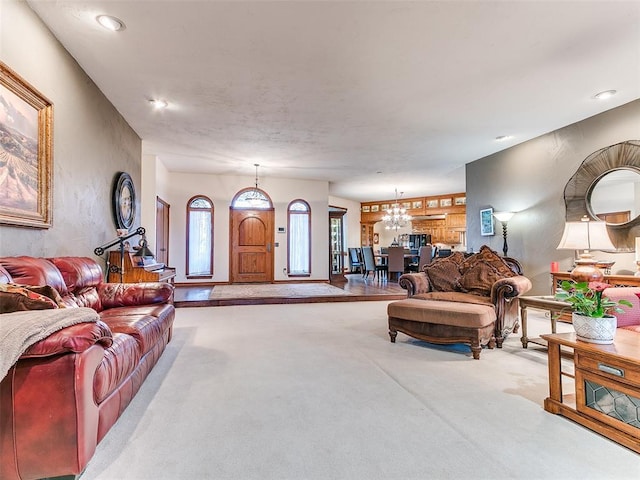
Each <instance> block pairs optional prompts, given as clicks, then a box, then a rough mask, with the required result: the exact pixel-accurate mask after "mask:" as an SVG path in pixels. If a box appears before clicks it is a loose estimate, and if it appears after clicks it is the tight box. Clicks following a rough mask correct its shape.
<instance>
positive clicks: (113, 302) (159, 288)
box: [97, 282, 173, 309]
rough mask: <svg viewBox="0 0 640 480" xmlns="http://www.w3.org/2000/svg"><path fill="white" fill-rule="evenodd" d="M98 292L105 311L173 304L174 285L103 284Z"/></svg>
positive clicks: (150, 283)
mask: <svg viewBox="0 0 640 480" xmlns="http://www.w3.org/2000/svg"><path fill="white" fill-rule="evenodd" d="M97 290H98V295H99V296H100V300H101V302H102V308H103V309H106V308H115V307H130V306H135V305H149V304H152V303H172V302H173V285H171V284H169V283H163V282H146V283H101V284H100V285H98V287H97Z"/></svg>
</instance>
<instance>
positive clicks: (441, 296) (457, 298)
mask: <svg viewBox="0 0 640 480" xmlns="http://www.w3.org/2000/svg"><path fill="white" fill-rule="evenodd" d="M411 298H419V299H422V300H443V301H445V302H462V303H475V304H476V305H491V306H493V303H491V298H490V297H480V296H478V295H472V294H470V293H463V292H428V293H418V294H416V295H414V296H413V297H411Z"/></svg>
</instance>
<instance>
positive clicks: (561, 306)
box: [518, 295, 571, 348]
mask: <svg viewBox="0 0 640 480" xmlns="http://www.w3.org/2000/svg"><path fill="white" fill-rule="evenodd" d="M518 302H519V303H520V320H521V322H522V337H520V341H521V342H522V348H527V346H528V344H529V343H535V344H538V345H542V346H543V347H546V346H547V342H546V341H545V340H543V339H540V338H529V337H528V336H527V308H538V309H540V310H546V311H548V312H549V316H550V317H551V333H556V314H557V313H559V312H561V311H566V310H567V309H568V310H571V305H570V304H569V303H566V302H561V301H559V300H556V299H555V298H554V297H553V296H551V295H545V296H533V295H532V296H522V297H518Z"/></svg>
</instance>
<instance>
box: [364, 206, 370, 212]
mask: <svg viewBox="0 0 640 480" xmlns="http://www.w3.org/2000/svg"><path fill="white" fill-rule="evenodd" d="M370 208H371V207H369V205H362V212H363V213H369V211H370Z"/></svg>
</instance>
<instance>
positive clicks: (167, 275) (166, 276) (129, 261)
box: [107, 250, 176, 283]
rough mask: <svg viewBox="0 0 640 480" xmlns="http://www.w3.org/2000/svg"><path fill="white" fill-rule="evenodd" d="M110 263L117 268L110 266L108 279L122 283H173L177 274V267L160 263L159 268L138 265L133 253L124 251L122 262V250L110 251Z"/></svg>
mask: <svg viewBox="0 0 640 480" xmlns="http://www.w3.org/2000/svg"><path fill="white" fill-rule="evenodd" d="M109 264H110V265H111V266H112V267H115V268H109V272H108V276H107V281H108V282H116V283H118V282H122V283H140V282H169V283H173V280H174V278H175V276H176V269H175V268H173V267H166V266H162V265H158V267H160V268H157V269H153V265H151V266H148V267H147V268H145V267H143V266H140V265H137V264H136V262H135V261H134V260H133V254H132V253H130V252H124V259H123V261H122V263H120V252H118V251H115V250H113V251H110V252H109ZM121 265H122V280H121V279H120V266H121Z"/></svg>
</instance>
